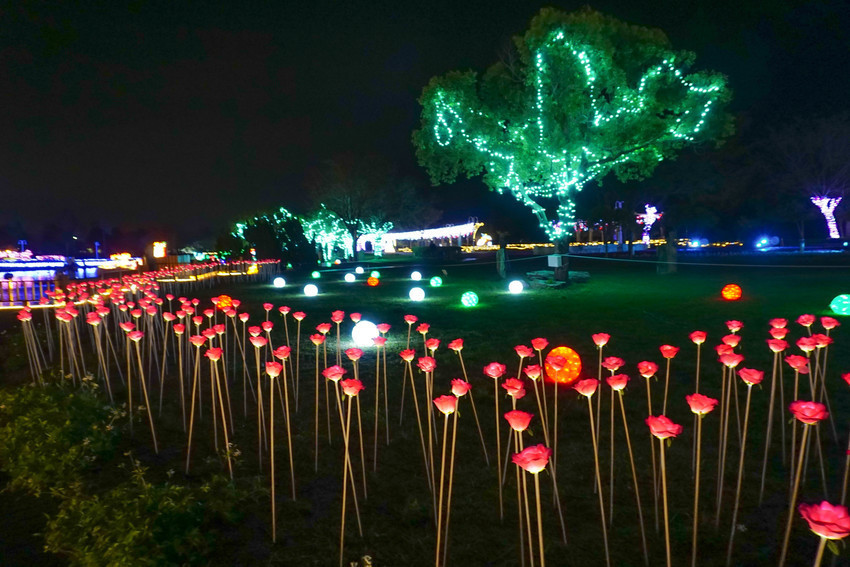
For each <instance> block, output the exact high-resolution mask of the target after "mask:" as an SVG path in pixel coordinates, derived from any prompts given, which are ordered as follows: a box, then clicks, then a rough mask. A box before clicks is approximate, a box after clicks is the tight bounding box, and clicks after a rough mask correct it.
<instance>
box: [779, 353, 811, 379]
mask: <svg viewBox="0 0 850 567" xmlns="http://www.w3.org/2000/svg"><path fill="white" fill-rule="evenodd" d="M785 362H787V363H788V365H789V366H790V367H791V368H793V369H794V370H795V371H796V372H799V373H800V374H808V373H809V359H808V358H806V357H805V356H800V355H799V354H791V355H788V356H786V357H785Z"/></svg>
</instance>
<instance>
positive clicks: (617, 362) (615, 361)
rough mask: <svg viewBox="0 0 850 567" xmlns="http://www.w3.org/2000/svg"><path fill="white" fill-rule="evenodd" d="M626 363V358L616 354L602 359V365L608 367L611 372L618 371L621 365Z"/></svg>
mask: <svg viewBox="0 0 850 567" xmlns="http://www.w3.org/2000/svg"><path fill="white" fill-rule="evenodd" d="M625 363H626V361H625V360H623V359H622V358H619V357H616V356H606V357H605V360H603V361H602V367H603V368H607V369H608V370H610V371H611V372H616V371H617V370H618V369H619V368H620V367H621V366H623V365H624V364H625Z"/></svg>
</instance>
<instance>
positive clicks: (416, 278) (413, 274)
mask: <svg viewBox="0 0 850 567" xmlns="http://www.w3.org/2000/svg"><path fill="white" fill-rule="evenodd" d="M410 279H412V280H413V281H415V282H418V281H419V280H421V279H422V274H421V273H419V272H416V271H414V272H411V273H410Z"/></svg>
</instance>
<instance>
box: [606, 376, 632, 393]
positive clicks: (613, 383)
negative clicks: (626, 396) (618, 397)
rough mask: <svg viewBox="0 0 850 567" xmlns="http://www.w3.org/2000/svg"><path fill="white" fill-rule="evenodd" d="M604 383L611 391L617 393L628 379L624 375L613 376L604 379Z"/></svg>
mask: <svg viewBox="0 0 850 567" xmlns="http://www.w3.org/2000/svg"><path fill="white" fill-rule="evenodd" d="M605 381H606V382H607V383H608V386H610V387H611V389H612V390H616V391H618V392H619V391H620V390H622V389H624V388H625V387H626V384H628V383H629V377H628V376H626V375H625V374H614V375H613V376H609V377H608V378H606V379H605Z"/></svg>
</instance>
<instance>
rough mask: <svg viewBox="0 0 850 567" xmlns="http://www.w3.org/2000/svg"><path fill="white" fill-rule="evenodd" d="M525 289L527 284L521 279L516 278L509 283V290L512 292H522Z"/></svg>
mask: <svg viewBox="0 0 850 567" xmlns="http://www.w3.org/2000/svg"><path fill="white" fill-rule="evenodd" d="M523 289H525V286H524V285H523V284H522V282H521V281H519V280H514V281H512V282H511V283H509V284H508V291H509V292H511V293H522V290H523Z"/></svg>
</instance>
